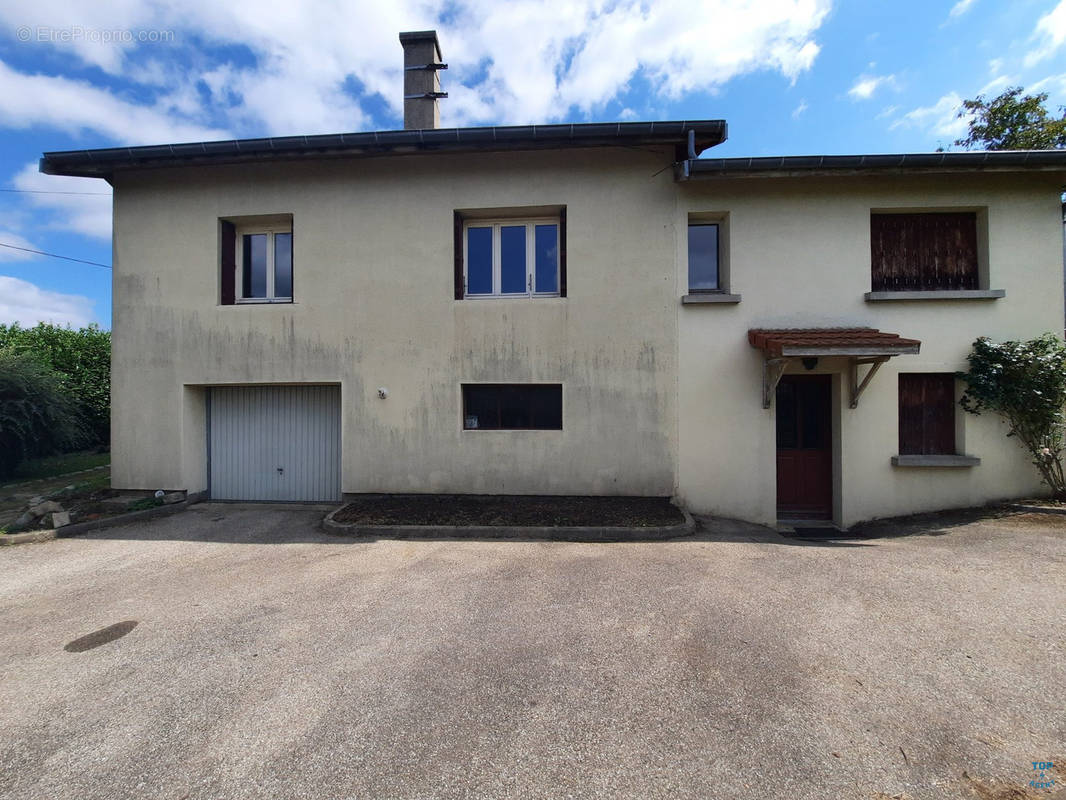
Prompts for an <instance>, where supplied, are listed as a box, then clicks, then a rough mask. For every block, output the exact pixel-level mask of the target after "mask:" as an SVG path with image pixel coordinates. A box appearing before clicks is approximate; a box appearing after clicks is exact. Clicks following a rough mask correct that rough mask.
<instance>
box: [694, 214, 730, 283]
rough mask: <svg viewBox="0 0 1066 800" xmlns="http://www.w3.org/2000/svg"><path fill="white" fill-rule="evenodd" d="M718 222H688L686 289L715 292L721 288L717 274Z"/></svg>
mask: <svg viewBox="0 0 1066 800" xmlns="http://www.w3.org/2000/svg"><path fill="white" fill-rule="evenodd" d="M718 233H719V230H718V223H717V222H690V223H689V224H688V290H689V291H690V292H717V291H719V290H721V288H722V287H721V280H720V278H719V274H718V256H719V245H718Z"/></svg>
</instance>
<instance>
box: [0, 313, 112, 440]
mask: <svg viewBox="0 0 1066 800" xmlns="http://www.w3.org/2000/svg"><path fill="white" fill-rule="evenodd" d="M0 349H13V350H15V351H16V352H19V353H26V354H29V355H30V356H32V357H33V358H34V359H36V360H37V361H39V362H40V363H41V364H43V365H45V366H47V367H50V368H51V369H53V370H55V371H56V372H58V373H59V374H60V375H61V376H62V378H63V383H64V385H65V386H66V387H67V389H68V390H69V392H70V393H71V395H72V397H73V399H74V401H75V403H76V404H77V406H78V408H79V410H80V413H81V417H82V419H83V420H84V422H85V426H86V429H87V430H86V432H87V434H88V437H89V438H88V439H87V440H86V442H85V444H86V445H96V444H108V443H109V442H110V440H111V333H110V331H105V330H101V329H100V328H99V327H98V326H96V325H89V326H88V327H86V328H79V329H77V330H75V329H74V328H70V327H60V326H58V325H49V324H46V323H44V322H42V323H40V324H39V325H37V326H35V327H33V328H23V327H21V326H19V324H18V323H14V324H12V325H0Z"/></svg>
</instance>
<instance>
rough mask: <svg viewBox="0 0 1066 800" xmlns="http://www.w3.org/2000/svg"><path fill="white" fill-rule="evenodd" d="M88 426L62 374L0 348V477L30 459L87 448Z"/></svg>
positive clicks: (21, 355) (24, 355) (29, 357)
mask: <svg viewBox="0 0 1066 800" xmlns="http://www.w3.org/2000/svg"><path fill="white" fill-rule="evenodd" d="M86 438H87V437H86V431H85V424H84V422H83V420H82V418H81V414H80V411H79V408H78V404H77V403H76V402H75V400H74V399H73V397H72V396H71V394H70V391H69V389H68V388H67V387H66V386H65V385H64V382H63V378H62V376H61V375H59V374H58V373H56V372H55V371H54V370H52V369H49V368H48V367H46V366H45V365H44V364H42V363H41V362H40V361H38V360H37V359H35V358H34V357H33V356H31V355H29V354H27V353H19V352H17V351H15V350H12V349H2V348H0V477H5V476H8V475H10V474H11V473H12V472H14V470H15V468H16V467H17V466H18V465H19V464H20V463H21V462H22V461H23V460H24V459H27V458H34V457H36V456H43V455H49V454H50V453H54V452H57V451H61V450H66V449H71V448H75V447H80V446H84V444H85V441H86Z"/></svg>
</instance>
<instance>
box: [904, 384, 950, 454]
mask: <svg viewBox="0 0 1066 800" xmlns="http://www.w3.org/2000/svg"><path fill="white" fill-rule="evenodd" d="M899 454H900V455H901V456H906V455H938V456H941V455H942V456H946V455H955V376H954V375H953V374H952V373H950V372H912V373H900V376H899Z"/></svg>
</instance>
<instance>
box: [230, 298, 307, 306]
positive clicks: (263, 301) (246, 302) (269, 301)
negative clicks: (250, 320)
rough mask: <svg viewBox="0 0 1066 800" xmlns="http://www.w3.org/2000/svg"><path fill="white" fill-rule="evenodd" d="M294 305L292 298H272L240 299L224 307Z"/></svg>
mask: <svg viewBox="0 0 1066 800" xmlns="http://www.w3.org/2000/svg"><path fill="white" fill-rule="evenodd" d="M292 304H293V302H292V298H291V297H286V298H284V299H280V300H278V299H274V298H270V297H238V298H237V299H236V300H234V301H233V303H232V304H231V303H223V305H235V306H291V305H292Z"/></svg>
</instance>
